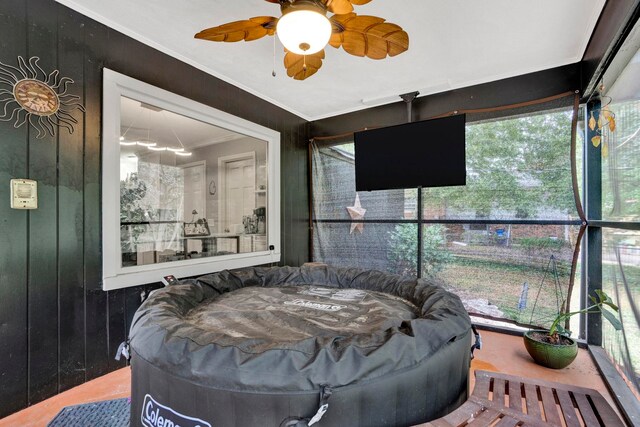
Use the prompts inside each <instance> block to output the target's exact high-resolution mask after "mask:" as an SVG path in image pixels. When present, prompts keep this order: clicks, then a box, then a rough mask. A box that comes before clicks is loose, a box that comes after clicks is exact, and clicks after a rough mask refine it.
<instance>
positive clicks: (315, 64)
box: [284, 49, 324, 80]
mask: <svg viewBox="0 0 640 427" xmlns="http://www.w3.org/2000/svg"><path fill="white" fill-rule="evenodd" d="M285 52H286V53H285V55H284V67H285V68H286V69H287V75H288V76H289V77H293V78H294V79H295V80H304V79H306V78H309V77H311V76H313V75H314V74H315V73H317V72H318V70H319V69H320V67H322V60H323V59H324V50H321V51H319V52H316V53H314V54H311V55H306V65H307V67H306V69H305V66H304V65H305V57H304V56H303V55H298V54H297V53H293V52H289V51H288V50H286V49H285Z"/></svg>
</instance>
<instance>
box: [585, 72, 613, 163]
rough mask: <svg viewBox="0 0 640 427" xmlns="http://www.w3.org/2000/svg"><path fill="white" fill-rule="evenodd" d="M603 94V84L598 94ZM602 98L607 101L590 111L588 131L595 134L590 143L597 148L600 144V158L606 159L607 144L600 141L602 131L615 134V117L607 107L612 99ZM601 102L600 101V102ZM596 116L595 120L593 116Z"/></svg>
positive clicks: (608, 97)
mask: <svg viewBox="0 0 640 427" xmlns="http://www.w3.org/2000/svg"><path fill="white" fill-rule="evenodd" d="M603 92H604V83H602V84H601V85H600V93H603ZM602 98H606V99H607V101H606V102H605V104H604V105H602V106H601V107H600V108H598V109H596V110H595V111H594V110H591V112H590V116H589V129H591V131H592V132H595V133H596V134H595V135H594V136H593V137H592V138H591V143H592V144H593V146H594V147H596V148H598V147H599V146H600V144H602V157H607V156H608V155H609V143H608V142H607V141H606V140H604V141H603V139H602V130H603V129H607V128H608V129H609V132H615V130H616V115H615V114H614V113H613V111H611V110H610V109H609V105H610V104H611V101H612V98H611V97H610V96H604V95H603V96H602ZM601 101H602V100H601ZM594 112H595V115H597V116H598V118H597V119H596V118H595V116H594Z"/></svg>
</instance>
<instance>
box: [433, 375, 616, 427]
mask: <svg viewBox="0 0 640 427" xmlns="http://www.w3.org/2000/svg"><path fill="white" fill-rule="evenodd" d="M422 426H423V427H466V426H468V427H489V426H491V427H493V426H495V427H516V426H560V427H565V426H566V427H581V426H586V427H592V426H593V427H596V426H597V427H601V426H605V427H624V423H623V422H622V421H621V420H620V418H619V417H618V415H617V414H616V412H615V411H614V410H613V409H612V408H611V406H609V404H608V403H607V401H606V400H605V399H604V397H602V395H601V394H600V393H599V392H598V391H596V390H592V389H590V388H584V387H577V386H571V385H566V384H560V383H553V382H547V381H537V380H532V379H529V378H522V377H517V376H514V375H505V374H501V373H497V372H488V371H476V385H475V387H474V389H473V393H472V394H471V396H470V397H469V400H467V401H466V402H465V403H464V404H463V405H462V406H460V407H459V408H458V409H456V410H455V411H453V412H452V413H450V414H449V415H447V416H444V417H442V418H439V419H437V420H434V421H431V422H429V423H426V424H422Z"/></svg>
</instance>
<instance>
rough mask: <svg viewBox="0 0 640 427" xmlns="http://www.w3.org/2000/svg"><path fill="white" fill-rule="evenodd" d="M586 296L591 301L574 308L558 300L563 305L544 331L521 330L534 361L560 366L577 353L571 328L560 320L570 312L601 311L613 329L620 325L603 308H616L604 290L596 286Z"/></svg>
mask: <svg viewBox="0 0 640 427" xmlns="http://www.w3.org/2000/svg"><path fill="white" fill-rule="evenodd" d="M589 299H590V300H591V302H592V303H593V304H592V305H591V306H589V307H587V308H584V309H582V310H578V311H571V312H568V311H566V310H565V309H564V307H566V304H562V307H563V309H561V310H560V313H558V315H557V316H556V317H555V318H554V320H553V323H552V324H551V327H550V328H549V330H548V331H546V330H531V331H527V332H525V334H524V346H525V347H526V349H527V351H528V352H529V354H530V355H531V357H532V358H533V360H535V361H536V363H538V364H539V365H542V366H546V367H547V368H553V369H562V368H564V367H567V366H569V364H571V362H573V360H574V359H575V358H576V356H577V355H578V345H577V343H576V341H575V340H573V339H571V338H570V335H571V331H569V330H568V329H566V325H565V326H563V325H562V323H565V322H566V323H568V322H567V321H568V320H569V318H570V317H571V316H573V315H576V314H581V313H585V314H586V313H601V314H602V317H604V318H605V319H607V320H608V321H609V322H610V323H611V325H613V327H614V328H615V329H616V330H618V331H619V330H620V329H622V324H621V323H620V321H619V320H618V318H617V317H616V316H615V315H614V314H613V313H612V312H610V311H609V310H607V309H606V308H605V306H608V307H609V308H611V309H612V310H613V311H615V312H617V311H618V307H617V306H616V305H615V304H614V303H613V301H612V300H611V298H609V296H608V295H607V294H606V293H605V292H604V291H601V290H596V297H594V296H591V295H590V296H589Z"/></svg>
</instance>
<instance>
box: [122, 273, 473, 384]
mask: <svg viewBox="0 0 640 427" xmlns="http://www.w3.org/2000/svg"><path fill="white" fill-rule="evenodd" d="M316 287H329V288H335V289H336V290H338V289H345V290H346V289H355V290H362V291H365V292H360V293H358V292H355V293H354V292H351V293H350V294H349V293H347V297H346V299H345V298H343V299H342V300H341V301H340V298H338V300H336V299H335V298H333V299H332V300H330V301H329V300H326V299H325V301H328V302H326V304H325V303H323V302H321V303H318V299H314V298H312V297H311V296H310V294H313V293H314V292H313V291H314V289H315V290H318V289H319V290H322V288H316ZM247 288H250V289H247ZM264 288H268V289H264ZM274 288H275V289H274ZM297 289H299V290H300V294H297V293H296V290H297ZM310 290H311V292H310ZM234 291H238V292H237V293H236V298H235V299H233V296H234V294H233V293H234ZM256 291H257V292H256ZM260 291H262V292H260ZM278 293H279V294H280V296H281V297H282V298H284V299H285V300H287V301H288V302H285V304H286V305H287V306H288V307H285V305H282V304H280V305H278V304H277V299H278V298H279V297H278ZM385 294H386V295H385ZM334 295H335V293H334ZM362 295H366V297H365V298H364V299H363V300H362V301H373V302H371V303H370V304H372V305H371V306H367V307H355V308H354V307H352V306H358V304H355V303H354V304H352V302H353V299H351V300H350V299H349V298H350V297H352V296H355V297H356V299H358V300H359V299H360V296H362ZM342 296H343V297H344V293H343V294H342ZM225 298H231V299H228V300H227V299H225ZM256 298H262V300H263V301H264V307H263V308H262V309H257V308H256V307H255V306H252V305H251V304H255V302H256ZM242 300H245V302H246V303H247V304H248V306H247V307H248V309H247V310H241V311H242V315H243V316H248V317H247V319H246V320H244V321H238V319H237V318H231V319H229V312H234V311H235V306H236V305H242V304H243V303H242ZM227 301H229V305H226V302H227ZM345 301H346V302H345ZM362 301H361V302H362ZM232 304H233V306H232ZM317 304H320V305H317ZM371 307H374V308H375V309H371ZM288 308H295V309H296V310H298V311H297V313H294V314H295V316H293V317H291V316H288V314H287V309H288ZM351 308H353V310H352V311H351V312H350V313H351V314H348V313H347V314H346V315H347V316H352V317H353V316H355V315H357V311H358V310H360V311H362V312H363V313H365V315H366V316H364V317H362V318H364V319H366V321H364V322H361V324H363V325H364V326H365V327H363V331H362V332H357V331H351V332H349V331H350V329H349V327H348V326H349V325H348V324H347V323H348V322H345V323H344V324H337V325H336V327H335V330H333V329H334V328H332V327H331V326H327V325H331V323H332V322H333V323H336V322H337V323H340V318H339V317H336V316H338V314H337V313H336V312H337V311H340V310H345V312H349V310H350V309H351ZM209 310H211V311H212V312H213V314H210V313H208V311H209ZM300 310H302V311H300ZM304 310H307V311H308V312H305V311H304ZM363 310H364V311H363ZM354 313H355V314H354ZM301 315H304V316H308V318H310V319H302V320H303V322H302V323H301V324H300V325H296V324H295V319H296V316H297V318H298V319H301V317H300V316H301ZM376 316H378V318H376ZM380 316H390V317H389V318H387V319H382V318H381V317H380ZM292 319H293V320H292ZM316 320H317V322H316ZM220 322H221V323H220ZM216 323H219V326H220V327H215V325H216ZM310 325H311V326H310ZM318 325H319V326H318ZM366 325H369V326H371V325H374V326H371V327H368V328H367V327H366ZM255 329H257V330H258V332H256V331H255ZM470 330H471V323H470V320H469V316H468V314H467V312H466V310H465V309H464V307H463V305H462V302H461V301H460V299H459V298H458V297H457V296H456V295H454V294H452V293H450V292H447V291H445V290H444V289H443V288H442V287H441V286H438V285H437V284H435V283H434V282H432V281H429V280H423V279H418V280H415V279H408V278H404V277H400V276H395V275H390V274H385V273H382V272H378V271H370V270H359V269H354V268H346V269H345V268H332V267H327V266H309V267H307V266H303V267H300V268H292V267H273V268H247V269H242V270H235V271H222V272H219V273H215V274H210V275H207V276H203V277H200V278H198V279H190V280H185V281H182V282H181V284H179V285H173V286H169V287H166V288H163V289H160V290H158V291H155V292H154V293H153V294H152V295H151V296H150V297H149V298H148V299H147V300H146V301H145V302H144V303H143V304H142V306H141V307H140V308H139V309H138V311H137V312H136V314H135V317H134V320H133V324H132V327H131V333H130V339H131V349H132V350H133V351H134V352H135V353H136V354H137V355H138V356H139V357H141V358H143V359H145V360H146V361H147V362H149V363H151V364H153V365H155V366H156V367H158V368H160V369H162V370H163V371H168V372H171V373H172V374H173V375H177V376H179V377H182V378H184V379H187V380H189V381H191V382H194V383H198V384H201V385H204V386H211V387H215V388H217V389H226V390H242V391H247V392H288V391H312V390H317V389H318V387H319V385H321V384H329V385H331V386H332V387H334V388H336V387H342V386H348V385H351V384H355V383H360V382H363V381H367V380H373V379H376V378H379V377H382V376H384V375H387V374H391V373H393V372H400V371H404V370H409V369H413V368H415V367H416V366H417V365H419V364H421V363H422V362H424V361H426V360H429V358H430V357H431V356H432V355H434V354H435V353H436V352H437V351H438V350H439V349H441V348H443V347H445V346H446V345H447V344H448V343H450V342H453V341H457V340H459V339H461V338H462V337H469V336H470V334H469V332H470ZM269 331H272V332H273V336H274V337H279V338H278V339H273V340H270V339H269V337H268V335H269ZM345 331H347V332H345ZM283 337H284V338H283ZM286 337H290V339H286ZM469 344H470V343H469Z"/></svg>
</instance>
